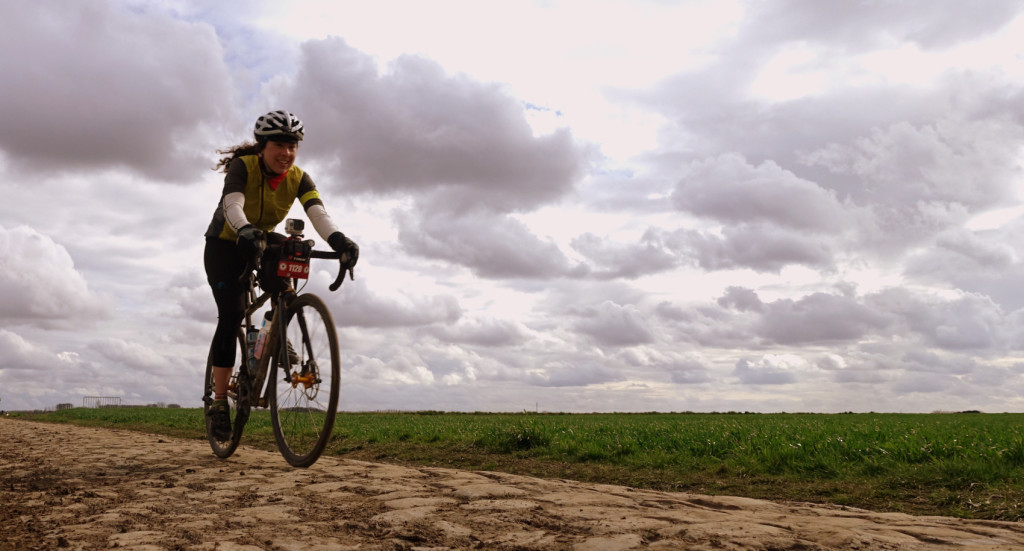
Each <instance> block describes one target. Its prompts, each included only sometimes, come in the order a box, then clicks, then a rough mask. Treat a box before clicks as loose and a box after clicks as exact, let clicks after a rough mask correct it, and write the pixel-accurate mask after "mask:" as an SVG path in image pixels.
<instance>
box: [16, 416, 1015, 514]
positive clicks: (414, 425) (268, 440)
mask: <svg viewBox="0 0 1024 551" xmlns="http://www.w3.org/2000/svg"><path fill="white" fill-rule="evenodd" d="M32 418H33V419H39V420H44V421H53V422H65V423H76V424H82V425H91V426H104V427H117V428H125V429H130V430H139V431H145V432H152V433H159V434H165V435H170V436H180V437H185V438H204V437H205V436H204V432H203V431H204V426H203V417H202V411H201V410H198V409H158V408H121V409H82V408H76V409H70V410H64V411H58V412H52V413H47V414H43V415H38V416H33V417H32ZM1022 424H1024V414H976V413H958V414H923V415H915V414H874V413H872V414H830V415H820V414H684V413H679V414H676V413H650V414H587V415H581V414H531V413H524V414H491V413H476V414H459V413H437V412H420V413H342V414H340V415H339V416H338V421H337V424H336V426H335V429H334V439H333V440H332V442H331V444H330V445H329V447H328V449H327V452H325V453H326V454H329V455H336V456H340V457H346V458H352V459H362V460H370V461H385V462H393V463H401V464H408V465H425V466H441V467H453V468H460V469H482V470H495V471H505V472H511V473H519V474H528V475H533V476H540V477H546V478H567V479H573V480H580V481H587V482H601V483H611V484H623V485H628V486H633V487H640V488H652V489H658V490H670V491H685V492H694V493H702V494H711V495H736V496H746V497H754V498H762V499H772V500H792V501H810V502H817V503H831V504H837V505H845V506H851V507H858V508H864V509H870V510H874V511H898V512H906V513H911V514H924V515H945V516H956V517H963V518H982V519H995V520H1012V521H1018V520H1021V519H1022V518H1024V512H1022V503H1024V430H1022V428H1021V427H1022ZM242 443H243V444H246V445H252V446H257V447H260V448H264V449H269V450H274V449H276V448H275V445H274V438H273V433H272V430H271V427H270V416H269V414H268V413H267V412H265V411H256V412H254V413H253V417H252V419H251V420H250V422H249V425H248V426H247V427H246V433H245V436H244V437H243V440H242ZM242 453H244V451H243V452H242ZM282 461H283V460H282Z"/></svg>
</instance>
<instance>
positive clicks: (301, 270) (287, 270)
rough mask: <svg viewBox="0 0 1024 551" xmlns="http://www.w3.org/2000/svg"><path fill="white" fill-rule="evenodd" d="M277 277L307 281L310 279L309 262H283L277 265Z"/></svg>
mask: <svg viewBox="0 0 1024 551" xmlns="http://www.w3.org/2000/svg"><path fill="white" fill-rule="evenodd" d="M277 275H279V276H281V277H291V278H295V279H307V278H309V262H296V261H294V260H287V259H285V260H281V261H280V262H278V263H277Z"/></svg>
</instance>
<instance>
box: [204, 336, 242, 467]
mask: <svg viewBox="0 0 1024 551" xmlns="http://www.w3.org/2000/svg"><path fill="white" fill-rule="evenodd" d="M238 348H239V351H240V354H241V359H240V360H238V362H236V363H238V364H239V366H240V367H236V368H235V369H234V375H233V376H234V377H235V378H237V377H243V376H244V375H243V372H244V367H245V335H244V333H243V332H242V330H241V329H239V330H238ZM204 381H205V385H204V388H203V418H204V419H205V420H206V438H207V440H209V442H210V448H212V449H213V454H214V455H216V456H217V457H219V458H221V459H226V458H228V457H231V454H233V453H235V450H236V449H238V443H239V442H240V441H241V440H242V431H243V430H244V429H245V423H246V422H247V421H248V418H249V408H248V407H246V406H245V405H243V404H241V403H240V400H239V395H238V389H239V388H240V387H241V386H242V385H241V384H239V383H237V382H236V384H235V387H234V389H232V390H230V391H229V392H228V405H229V406H230V407H229V408H228V409H229V412H230V415H231V427H232V430H231V438H230V439H228V440H224V441H221V440H218V439H217V438H215V437H214V436H213V433H212V432H211V431H210V418H209V417H207V416H206V412H207V411H208V410H209V409H210V406H211V405H212V404H213V397H214V394H213V390H214V389H213V361H212V357H211V356H209V355H208V356H207V357H206V378H205V379H204ZM236 381H237V379H236Z"/></svg>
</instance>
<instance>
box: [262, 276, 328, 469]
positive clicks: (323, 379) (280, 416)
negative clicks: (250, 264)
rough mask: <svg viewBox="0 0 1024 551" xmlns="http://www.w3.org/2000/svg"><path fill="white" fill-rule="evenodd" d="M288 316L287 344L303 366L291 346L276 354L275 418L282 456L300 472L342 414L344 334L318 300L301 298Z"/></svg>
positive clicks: (272, 414)
mask: <svg viewBox="0 0 1024 551" xmlns="http://www.w3.org/2000/svg"><path fill="white" fill-rule="evenodd" d="M285 314H286V316H285V319H284V320H283V323H282V324H281V325H280V327H281V328H282V329H283V330H284V332H285V335H286V336H287V338H288V341H287V342H289V343H292V344H294V345H295V349H294V353H295V356H296V359H297V360H298V361H297V362H296V363H295V364H294V365H293V364H292V363H291V362H290V361H289V353H288V350H287V347H282V346H280V345H278V346H276V347H275V349H274V350H273V356H272V367H271V374H270V375H271V376H270V381H269V383H268V391H269V392H268V393H269V394H270V418H271V422H272V424H273V427H274V439H275V440H277V447H278V449H279V450H280V451H281V455H283V456H284V458H285V460H286V461H288V463H289V464H290V465H292V466H294V467H308V466H310V465H312V464H313V463H315V462H316V460H317V459H318V458H319V457H320V454H321V453H323V451H324V448H325V447H326V446H327V443H328V442H329V441H330V439H331V433H332V431H333V429H334V420H335V418H336V417H337V414H338V400H339V394H340V380H339V378H340V371H341V367H340V358H339V352H338V333H337V331H336V330H335V327H334V319H333V318H332V317H331V313H330V311H328V310H327V306H326V305H325V304H324V302H323V300H321V299H320V297H318V296H316V295H312V294H305V295H300V296H298V297H296V298H295V300H294V301H292V303H291V304H290V305H289V306H288V308H287V310H286V313H285ZM274 336H275V337H276V338H277V339H280V338H281V336H280V334H277V335H274Z"/></svg>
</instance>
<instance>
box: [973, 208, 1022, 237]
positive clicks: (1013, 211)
mask: <svg viewBox="0 0 1024 551" xmlns="http://www.w3.org/2000/svg"><path fill="white" fill-rule="evenodd" d="M1021 216H1024V205H1017V206H1015V207H1007V208H1003V209H996V210H991V211H988V212H983V213H981V214H978V215H977V216H974V217H973V218H971V219H970V220H968V221H967V223H966V224H964V227H965V228H967V229H969V230H971V231H984V230H995V229H999V228H1001V227H1003V226H1005V225H1007V224H1009V223H1010V222H1012V221H1014V220H1016V219H1017V218H1019V217H1021Z"/></svg>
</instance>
